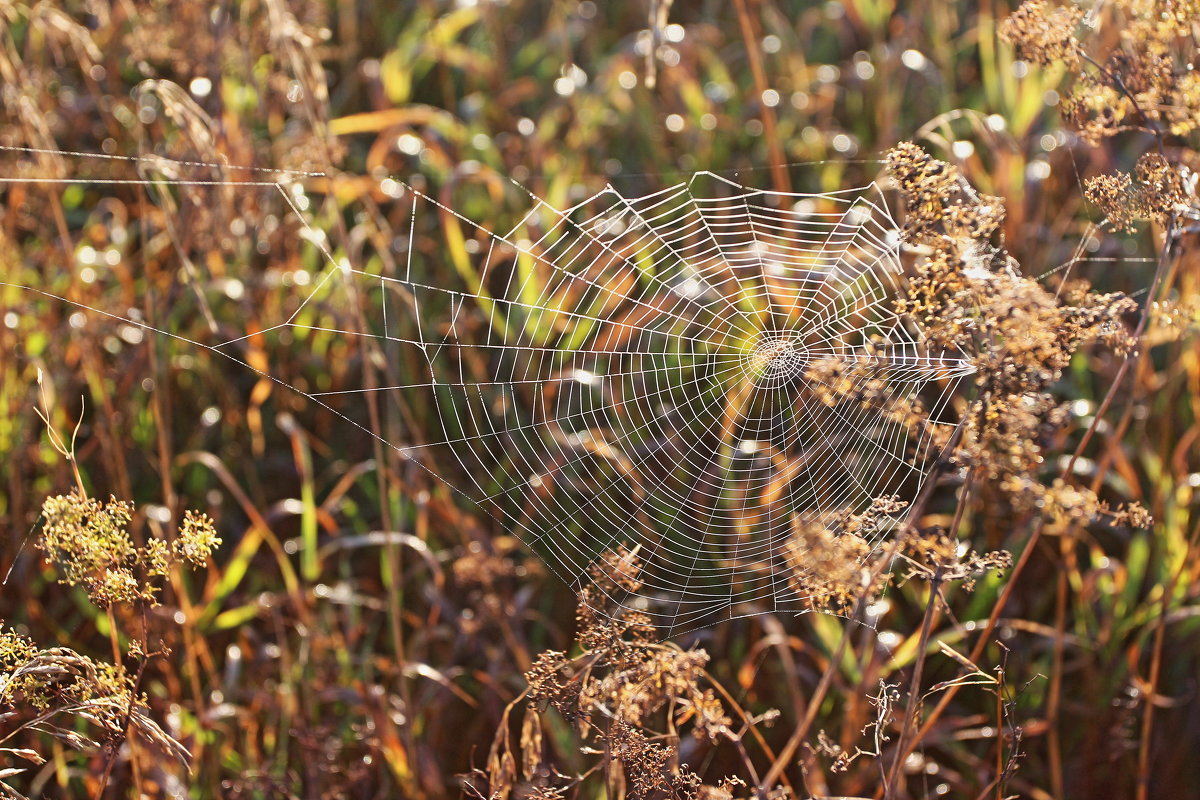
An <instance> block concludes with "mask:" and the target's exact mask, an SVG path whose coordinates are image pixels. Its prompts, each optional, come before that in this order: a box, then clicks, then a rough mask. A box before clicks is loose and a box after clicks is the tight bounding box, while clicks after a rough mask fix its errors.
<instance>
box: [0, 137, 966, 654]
mask: <svg viewBox="0 0 1200 800" xmlns="http://www.w3.org/2000/svg"><path fill="white" fill-rule="evenodd" d="M8 149H14V148H8ZM15 149H17V150H26V149H25V148H15ZM68 155H72V156H78V157H87V156H88V155H89V154H82V153H71V154H68ZM117 158H118V159H122V160H124V161H128V162H133V163H134V164H135V165H136V166H137V167H138V169H139V170H140V172H141V174H139V177H137V178H130V179H115V178H97V179H91V180H86V179H81V178H71V177H65V178H50V179H46V178H36V177H31V176H19V177H9V178H3V179H0V180H3V181H4V182H10V183H12V182H28V183H45V182H50V183H54V182H61V183H69V182H75V181H85V180H86V182H88V183H99V184H106V183H144V184H147V185H151V186H155V187H159V188H165V187H168V186H172V185H175V186H180V187H193V188H194V187H197V186H205V185H210V184H211V185H213V186H217V187H221V188H222V189H223V190H224V189H226V188H230V187H231V188H232V189H233V190H234V191H241V192H250V191H267V192H272V191H277V192H278V194H279V196H281V197H282V199H283V201H284V203H285V205H286V207H287V209H288V210H289V211H290V212H291V213H292V214H294V216H295V219H296V221H297V223H298V225H299V231H300V233H301V234H302V235H303V237H304V239H305V240H306V241H307V242H308V243H309V244H308V246H309V247H311V248H314V249H315V250H316V251H318V252H319V254H320V255H319V262H318V264H319V265H318V267H317V269H316V270H314V272H315V274H314V275H313V277H312V278H311V279H310V280H308V281H307V283H308V286H307V287H305V288H303V289H300V290H299V291H302V292H303V295H302V297H301V299H300V300H299V302H298V304H297V305H296V306H295V307H294V309H293V310H292V311H291V313H290V314H289V316H287V317H286V318H281V319H279V320H276V321H275V322H274V324H273V325H271V326H268V327H266V328H265V329H264V330H262V331H260V332H257V333H262V334H265V333H270V332H272V331H275V332H279V331H290V332H292V333H293V334H294V335H296V336H303V335H304V334H305V333H308V332H313V331H324V332H327V333H333V334H335V335H337V336H344V337H348V338H349V337H354V338H355V339H356V340H359V341H361V343H362V344H364V345H365V346H366V347H367V348H368V349H370V348H373V349H374V350H373V352H374V353H375V354H376V355H378V356H379V357H381V358H383V359H385V361H386V362H387V363H390V364H393V365H410V366H409V367H408V368H406V369H401V368H399V367H397V368H395V369H390V370H387V371H386V374H387V375H389V376H392V377H393V378H394V380H392V381H390V382H387V383H386V385H382V386H374V385H373V386H370V387H366V388H351V389H336V390H329V391H313V390H311V389H309V388H307V387H300V386H294V385H291V384H286V385H288V386H289V387H290V388H292V389H294V390H295V391H297V392H299V393H300V394H302V395H304V396H305V397H308V398H310V399H311V400H312V401H314V402H316V403H319V404H321V405H323V406H325V407H327V408H330V409H331V410H333V411H335V413H338V414H339V415H341V416H343V417H345V418H346V419H347V420H349V421H351V422H352V423H354V424H355V425H358V426H359V427H360V428H362V429H363V430H364V431H366V432H368V433H370V434H371V435H372V436H377V434H376V433H375V432H374V431H373V430H372V429H371V428H370V427H368V425H367V423H366V422H365V420H366V419H367V415H366V412H365V410H364V409H365V407H366V403H367V401H368V399H369V398H368V395H373V398H370V399H374V400H380V399H383V400H387V399H388V398H389V397H391V398H395V399H397V400H398V401H403V400H404V399H410V400H411V399H414V398H418V399H419V401H420V402H424V403H428V404H429V405H428V407H429V408H430V409H431V410H432V411H433V413H434V415H435V417H436V419H437V421H438V426H439V428H440V429H435V430H428V429H426V430H415V429H414V430H407V431H405V432H404V435H403V437H402V439H399V440H391V441H387V444H388V445H389V446H391V447H394V448H396V450H397V451H398V452H399V453H400V454H401V455H402V456H403V457H404V458H406V459H409V460H411V461H412V462H414V463H416V464H419V465H420V466H421V467H423V468H425V469H427V470H429V471H430V472H432V473H434V474H435V475H437V476H438V477H440V478H442V479H443V480H445V481H446V482H447V483H448V484H449V485H451V486H452V487H454V488H456V489H458V490H460V491H461V492H462V493H463V494H465V495H466V496H468V497H469V498H471V499H472V500H473V501H474V502H476V503H478V504H479V505H480V506H481V507H483V508H484V509H485V510H487V511H488V512H489V513H491V514H493V515H495V516H496V517H497V518H499V519H500V520H502V521H503V523H504V525H505V526H506V527H507V528H509V529H510V530H512V531H514V532H516V533H518V534H519V535H520V536H521V538H522V539H523V540H524V541H525V542H526V543H527V544H528V545H529V546H530V547H531V548H532V549H533V550H535V551H536V552H537V553H538V554H539V555H540V556H542V557H543V558H544V559H545V561H546V562H547V563H548V564H549V565H550V566H551V567H552V568H553V569H554V571H555V572H557V573H558V574H559V575H560V576H561V577H562V578H563V579H564V580H566V581H568V582H570V583H571V584H572V585H573V586H575V587H576V588H577V589H582V588H583V587H584V586H587V585H592V586H597V585H598V584H596V583H595V582H594V580H593V576H592V573H591V571H590V567H591V566H592V565H594V564H595V563H596V562H597V561H598V560H599V559H600V558H601V557H602V556H604V555H605V554H617V555H616V557H617V558H620V559H623V560H624V561H625V562H626V563H629V564H633V563H635V562H636V564H637V565H638V566H637V570H638V572H637V583H636V584H633V583H629V582H626V583H625V584H624V585H623V587H622V588H621V589H619V590H615V591H614V590H613V589H612V588H611V584H610V583H603V584H599V585H602V586H604V587H606V588H605V591H606V592H607V594H609V599H610V600H611V602H612V605H613V607H614V608H616V609H618V610H621V609H629V610H636V611H639V612H643V613H645V614H647V615H648V616H649V617H650V619H651V620H652V621H653V622H654V623H655V624H656V625H657V626H659V627H660V628H661V629H663V630H665V632H666V633H667V635H671V634H674V633H680V632H683V631H687V630H691V629H694V628H697V627H700V626H703V625H707V624H711V623H714V622H717V621H720V620H723V619H729V618H732V617H736V616H741V615H746V614H752V613H758V612H762V611H776V612H802V611H806V610H809V609H810V607H811V603H810V602H809V601H810V600H811V598H810V597H809V596H808V595H807V594H806V592H805V589H804V588H803V586H804V584H803V582H798V581H797V580H795V576H796V575H797V574H798V573H803V572H804V571H805V570H806V569H808V567H806V565H805V555H806V554H805V551H804V548H803V544H802V540H798V539H797V531H798V530H802V529H805V528H807V527H811V526H814V525H815V526H826V527H830V528H833V527H835V526H836V523H837V520H839V519H844V517H845V515H847V514H851V513H861V512H863V511H864V510H865V509H867V508H868V507H869V506H870V505H871V504H872V501H873V500H875V499H876V498H892V497H894V498H898V499H900V500H902V501H904V500H911V499H912V498H914V497H915V496H916V494H917V492H918V491H919V490H920V488H921V485H922V483H923V481H924V479H925V477H926V475H927V473H928V470H929V467H930V465H931V463H932V461H933V459H935V458H936V457H937V455H938V453H939V452H940V448H941V446H942V445H943V444H944V442H945V440H946V438H947V435H948V433H947V431H948V429H952V428H953V426H954V424H955V422H956V420H955V419H954V409H953V407H952V401H953V399H954V398H955V396H956V392H957V391H958V389H959V386H960V383H961V381H962V379H963V378H965V377H966V376H968V375H969V374H971V373H972V372H973V368H972V366H971V365H970V364H969V363H968V362H967V361H966V360H965V359H964V358H963V357H962V354H960V353H939V352H931V351H930V349H929V348H928V347H926V346H925V345H924V343H923V342H922V341H921V339H920V336H919V333H918V331H917V328H916V327H915V326H914V325H913V324H912V322H911V321H909V320H906V319H905V318H903V317H902V316H901V315H899V314H898V313H897V312H896V310H895V303H896V300H897V298H898V297H899V296H900V294H901V293H902V291H903V285H904V274H903V267H902V263H901V256H900V238H899V235H898V233H897V225H896V222H895V221H894V220H893V218H892V216H891V214H890V213H889V211H888V209H887V204H886V199H885V197H884V195H883V193H882V192H881V191H880V188H879V187H878V186H877V185H875V184H870V185H868V186H865V187H860V188H855V189H848V190H846V191H842V192H836V193H829V194H803V193H783V192H771V191H763V190H758V189H753V188H749V187H746V186H743V185H741V184H739V183H737V182H734V181H730V180H728V179H725V178H722V177H720V176H718V175H715V174H712V173H697V174H696V175H694V176H692V177H691V178H690V179H689V180H688V181H686V182H684V183H680V184H678V185H675V186H671V187H669V188H666V189H663V190H661V191H658V192H654V193H651V194H646V195H642V196H634V197H627V196H625V195H623V194H622V193H620V192H618V191H617V190H616V189H615V188H613V187H612V186H611V185H609V186H607V187H605V188H604V189H603V190H602V191H600V192H599V193H597V194H596V195H594V196H592V197H589V198H587V199H586V200H584V201H582V202H580V203H578V204H577V205H575V206H573V207H571V208H566V209H555V208H553V207H551V206H550V205H549V204H547V203H545V202H543V201H540V200H538V199H537V198H533V200H532V207H531V208H530V210H529V212H528V213H527V214H526V215H525V216H524V217H523V218H522V219H521V220H520V221H519V222H518V224H517V225H516V226H515V227H513V228H512V229H511V230H508V231H507V232H503V233H500V232H495V231H491V230H488V229H486V228H484V227H482V226H480V225H476V224H475V223H473V222H471V221H470V220H469V219H468V218H467V217H466V216H464V215H463V214H460V213H458V212H457V211H456V210H455V209H454V208H452V207H450V206H449V205H447V204H445V203H443V202H441V201H439V200H436V199H434V198H432V197H430V196H428V195H426V194H424V193H422V192H420V191H417V190H415V189H413V188H411V187H408V186H403V185H400V184H396V185H397V186H400V191H398V192H396V194H399V195H400V197H399V199H398V200H397V202H400V203H404V204H407V205H406V208H407V209H408V219H409V225H408V228H407V231H406V232H405V233H404V234H401V235H400V236H399V237H398V238H397V240H396V241H395V242H394V247H393V249H394V250H396V251H398V253H399V256H400V258H398V259H397V262H396V264H395V266H394V267H393V268H392V269H390V270H389V269H380V268H372V269H366V268H364V267H362V266H361V265H356V264H354V263H352V262H351V261H350V260H349V259H348V258H346V257H345V256H341V255H338V256H335V254H334V251H331V249H330V246H329V245H328V244H327V239H326V236H325V235H324V233H323V231H320V230H318V229H316V228H315V227H314V226H313V225H311V224H310V223H309V222H308V221H307V219H306V216H305V212H304V208H305V207H306V205H307V198H306V197H305V195H304V193H303V191H302V188H301V184H300V183H298V182H296V181H297V180H299V179H303V178H305V177H311V174H295V175H293V174H285V173H284V172H283V171H269V170H262V169H255V170H253V172H254V174H253V175H250V176H242V179H240V180H229V179H225V178H224V177H222V175H223V170H225V169H228V167H224V166H221V165H215V164H205V163H203V162H171V161H169V160H167V159H162V158H158V157H145V158H141V157H117ZM149 167H152V168H153V169H155V170H160V171H162V172H163V173H164V175H165V176H166V177H153V178H151V177H146V176H145V174H144V173H145V171H146V169H147V168H149ZM185 167H187V168H200V169H212V170H217V169H220V170H222V172H221V173H218V174H217V177H201V178H182V177H179V171H180V170H181V169H182V168H185ZM243 169H249V168H243ZM257 178H262V179H261V180H257ZM405 234H406V235H405ZM38 291H40V290H38ZM338 303H356V304H359V305H360V306H361V307H362V308H363V309H364V310H365V318H366V319H367V321H368V327H367V329H365V330H364V329H355V330H351V329H343V328H339V327H331V326H330V325H329V324H328V323H327V322H326V317H324V316H322V315H321V314H319V313H318V312H317V310H318V308H319V307H320V306H322V305H325V304H338ZM126 321H130V320H126ZM130 322H133V324H136V325H139V326H141V327H148V326H145V325H144V324H143V323H140V322H136V321H130ZM158 332H159V333H166V334H168V335H172V336H175V337H176V338H182V337H179V336H176V335H175V334H172V333H171V332H170V331H158ZM250 336H251V334H250V333H248V332H243V333H240V334H239V335H237V336H233V337H228V338H219V339H215V340H213V341H211V342H207V343H205V342H191V340H186V341H189V342H191V343H192V344H196V345H198V346H200V347H204V348H207V349H209V350H212V351H215V352H217V353H221V354H223V355H225V356H228V357H230V358H233V359H235V360H237V361H239V362H240V363H244V364H247V365H248V366H249V364H248V362H247V359H246V358H245V354H244V345H245V341H246V339H248V338H249V337H250ZM411 365H417V367H416V368H415V369H414V368H412V366H411ZM251 368H253V367H251ZM268 377H271V378H272V379H273V380H276V381H279V382H282V381H281V380H280V379H278V378H275V377H274V376H270V375H269V374H268ZM902 520H903V513H900V514H897V515H895V516H894V519H893V522H894V524H899V523H900V522H901V521H902ZM886 529H887V526H884V527H883V529H881V530H879V531H877V532H875V533H873V534H872V538H871V541H870V544H872V545H875V544H877V543H878V541H879V540H880V538H881V537H883V536H884V535H885V534H886ZM798 541H800V542H801V544H800V545H798V544H797V542H798Z"/></svg>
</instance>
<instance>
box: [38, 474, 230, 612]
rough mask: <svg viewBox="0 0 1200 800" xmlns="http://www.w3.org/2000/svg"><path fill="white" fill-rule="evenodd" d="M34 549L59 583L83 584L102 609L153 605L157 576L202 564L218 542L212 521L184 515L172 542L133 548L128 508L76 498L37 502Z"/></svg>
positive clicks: (112, 501)
mask: <svg viewBox="0 0 1200 800" xmlns="http://www.w3.org/2000/svg"><path fill="white" fill-rule="evenodd" d="M42 518H43V525H42V530H41V536H40V537H39V538H38V543H37V544H38V547H39V548H40V549H41V550H42V551H43V552H44V553H45V554H46V557H47V558H49V559H50V560H51V561H53V562H54V563H55V564H56V565H57V566H58V568H59V569H60V570H61V571H62V577H61V578H60V581H61V582H62V583H66V584H68V585H70V586H82V587H83V588H84V589H85V590H86V591H87V593H88V597H89V598H91V600H92V602H94V603H96V605H98V606H100V607H101V608H105V607H108V606H110V605H112V604H113V603H121V602H133V601H144V602H149V603H155V602H157V595H158V590H159V587H158V586H157V585H156V584H155V583H154V580H155V579H157V578H163V577H166V576H167V575H168V574H169V572H170V570H171V569H172V568H173V567H175V566H177V565H182V564H189V565H191V566H193V567H196V566H201V565H203V564H204V563H205V562H206V561H207V560H208V557H209V556H210V555H211V554H212V552H213V550H215V549H216V548H217V547H218V546H220V544H221V539H220V537H219V536H217V532H216V529H215V528H214V527H213V523H212V520H211V519H209V518H208V517H207V516H206V515H204V514H198V513H195V512H193V511H187V512H186V513H185V514H184V517H183V522H182V523H181V524H180V526H179V532H178V534H177V535H176V537H175V539H174V541H172V542H167V541H165V540H163V539H158V538H152V539H150V540H149V541H148V542H147V543H146V545H145V546H144V547H137V546H135V545H134V543H133V539H132V538H131V536H130V534H129V524H130V522H131V521H132V519H133V506H132V505H131V504H129V503H126V502H124V501H121V500H117V499H116V498H111V499H110V500H109V501H108V502H107V503H101V502H100V501H99V500H96V499H94V498H85V497H81V496H80V495H79V494H69V495H58V496H55V497H50V498H47V499H46V501H45V503H43V504H42Z"/></svg>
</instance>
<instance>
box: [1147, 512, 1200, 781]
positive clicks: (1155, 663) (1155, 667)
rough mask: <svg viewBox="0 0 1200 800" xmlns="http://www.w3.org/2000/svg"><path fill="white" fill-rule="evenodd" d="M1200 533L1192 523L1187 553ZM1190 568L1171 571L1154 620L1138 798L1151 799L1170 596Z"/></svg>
mask: <svg viewBox="0 0 1200 800" xmlns="http://www.w3.org/2000/svg"><path fill="white" fill-rule="evenodd" d="M1197 534H1200V522H1197V523H1196V524H1195V525H1193V526H1192V532H1191V533H1190V534H1188V552H1192V550H1193V548H1195V546H1196V539H1197ZM1186 569H1187V560H1186V559H1184V560H1183V561H1181V562H1180V564H1179V568H1178V569H1177V570H1175V571H1174V572H1173V573H1172V574H1171V580H1170V581H1168V582H1167V585H1166V586H1164V587H1163V589H1162V602H1161V603H1160V604H1159V611H1158V619H1156V620H1155V622H1154V645H1153V648H1154V649H1153V650H1152V652H1151V655H1150V675H1149V676H1148V677H1147V678H1146V691H1145V701H1144V702H1145V705H1146V710H1145V712H1144V713H1143V714H1142V730H1141V735H1140V737H1139V739H1140V741H1139V742H1138V761H1137V800H1149V798H1150V775H1151V770H1150V744H1151V738H1152V734H1153V733H1154V699H1155V697H1156V695H1157V693H1158V678H1159V674H1160V672H1161V670H1162V653H1163V644H1164V642H1165V641H1166V631H1167V615H1168V613H1169V612H1170V610H1171V597H1172V596H1174V594H1175V588H1176V587H1177V586H1178V585H1179V579H1180V577H1182V575H1183V573H1184V571H1185V570H1186Z"/></svg>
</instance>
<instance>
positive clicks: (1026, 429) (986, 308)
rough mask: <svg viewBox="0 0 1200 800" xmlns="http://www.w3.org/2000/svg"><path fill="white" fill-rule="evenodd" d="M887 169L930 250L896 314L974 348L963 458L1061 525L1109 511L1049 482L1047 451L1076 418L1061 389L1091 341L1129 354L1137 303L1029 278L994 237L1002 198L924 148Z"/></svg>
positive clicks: (916, 242)
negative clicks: (985, 192) (983, 191)
mask: <svg viewBox="0 0 1200 800" xmlns="http://www.w3.org/2000/svg"><path fill="white" fill-rule="evenodd" d="M887 165H888V171H889V173H890V174H891V175H892V176H893V178H894V179H895V180H896V182H897V184H898V185H899V187H900V193H901V196H902V198H903V200H904V203H905V207H906V209H907V211H908V214H909V216H910V218H911V221H910V222H909V223H907V224H906V225H905V229H904V233H903V236H904V241H905V242H906V243H907V244H908V245H909V246H911V247H913V248H914V249H917V250H918V252H923V253H925V255H924V256H923V257H920V258H918V260H917V262H916V264H915V266H914V275H913V276H912V278H911V279H910V282H909V288H908V290H907V292H906V293H905V296H904V297H902V298H900V299H899V301H898V302H897V308H898V310H899V311H900V312H901V313H903V314H907V315H909V317H911V318H912V319H913V320H914V321H915V322H916V324H917V325H919V326H920V327H921V330H922V333H923V334H924V336H925V339H926V341H928V342H929V343H931V344H933V345H934V346H940V347H945V348H954V349H957V350H959V351H961V352H963V353H966V354H967V356H968V357H969V358H970V359H971V360H972V361H973V362H974V364H975V366H976V369H977V373H976V384H977V389H978V392H977V396H976V398H975V400H974V401H973V402H972V404H971V406H970V408H969V409H968V412H967V414H966V422H965V427H964V432H963V436H962V438H961V440H960V444H959V447H958V448H957V452H956V453H955V454H954V458H955V460H956V461H957V462H959V463H961V464H963V465H966V466H967V467H969V468H971V469H972V470H974V471H975V472H976V473H977V474H978V475H979V477H981V478H983V479H985V482H986V484H987V485H988V487H989V489H990V490H996V489H998V490H1000V491H1002V492H1003V493H1004V495H1005V496H1006V497H1007V498H1008V500H1009V502H1010V503H1011V504H1012V505H1013V506H1014V507H1016V508H1020V509H1026V510H1037V511H1040V512H1043V513H1045V514H1046V515H1047V516H1048V517H1051V518H1054V517H1059V516H1061V515H1063V514H1064V513H1067V509H1070V512H1069V513H1070V516H1072V517H1073V518H1075V519H1081V520H1083V521H1090V520H1092V519H1096V518H1099V517H1100V516H1104V515H1106V514H1107V513H1109V512H1108V510H1107V508H1106V507H1105V506H1104V505H1103V503H1101V502H1100V500H1099V498H1097V497H1095V494H1094V493H1093V492H1091V491H1090V490H1088V489H1085V488H1079V487H1068V486H1067V485H1066V484H1065V483H1049V484H1047V482H1046V481H1044V480H1043V477H1042V475H1041V471H1042V468H1043V464H1044V461H1045V457H1044V451H1045V446H1046V444H1047V443H1048V441H1049V439H1050V436H1051V434H1052V433H1053V432H1054V431H1056V430H1058V429H1061V428H1062V427H1063V426H1064V425H1065V424H1066V423H1067V421H1068V420H1069V419H1070V415H1069V411H1068V409H1067V408H1066V407H1065V406H1063V405H1062V404H1061V403H1060V402H1058V401H1057V400H1056V399H1055V397H1054V395H1053V394H1052V392H1051V388H1052V387H1053V386H1054V384H1055V383H1056V382H1057V381H1058V380H1059V377H1060V376H1061V374H1062V371H1063V370H1064V369H1065V368H1066V367H1067V365H1068V364H1069V363H1070V361H1071V358H1072V356H1073V355H1074V353H1075V352H1076V351H1077V350H1078V349H1079V348H1080V347H1081V346H1082V345H1083V344H1085V343H1088V342H1101V343H1105V344H1108V345H1109V346H1112V347H1113V348H1114V349H1116V350H1117V351H1118V352H1125V351H1127V350H1129V349H1131V348H1132V347H1133V342H1132V340H1131V338H1130V335H1129V333H1128V331H1127V328H1126V326H1125V324H1124V322H1123V319H1124V317H1125V316H1126V315H1128V314H1130V313H1131V312H1133V311H1134V310H1135V309H1136V305H1135V304H1134V303H1133V301H1132V300H1130V299H1129V298H1127V297H1124V296H1122V295H1118V294H1096V293H1092V292H1087V291H1073V292H1069V293H1063V294H1062V296H1057V295H1055V294H1054V293H1051V292H1049V291H1047V290H1046V289H1045V288H1043V287H1042V286H1041V284H1039V283H1038V282H1037V281H1036V280H1033V279H1030V278H1027V277H1024V276H1022V275H1020V274H1019V273H1018V272H1017V271H1016V270H1015V269H1014V268H1013V265H1012V263H1011V262H1010V261H1009V259H1008V257H1007V255H1006V254H1005V253H1004V252H1003V251H1002V250H1001V249H999V248H997V247H995V246H994V245H992V244H991V242H990V241H989V239H988V237H990V235H991V234H992V233H993V232H995V230H996V229H997V228H998V226H999V222H1000V221H1001V220H1002V219H1003V208H1002V206H1000V205H999V200H998V199H996V198H992V197H985V196H982V195H978V194H977V193H975V192H974V190H972V189H971V188H970V186H969V185H968V184H967V182H966V180H965V179H964V178H963V177H962V176H961V175H960V174H959V173H958V172H957V170H955V168H954V167H952V166H951V165H949V164H945V163H943V162H940V161H938V160H936V159H934V158H932V157H931V156H930V155H929V154H927V153H925V151H923V150H922V149H921V148H919V147H917V146H916V145H913V144H907V143H906V144H902V145H899V146H898V147H896V148H894V149H893V150H891V151H889V153H888V155H887ZM1158 166H1161V165H1158ZM1156 169H1157V166H1153V167H1152V166H1148V167H1147V173H1146V175H1147V178H1148V179H1150V177H1151V174H1153V175H1154V176H1157V177H1158V178H1159V179H1161V175H1159V173H1158V172H1156V171H1155V170H1156ZM1081 496H1087V497H1088V499H1087V501H1086V502H1084V501H1081V500H1080V497H1081ZM917 560H918V561H920V560H922V559H917Z"/></svg>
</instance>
